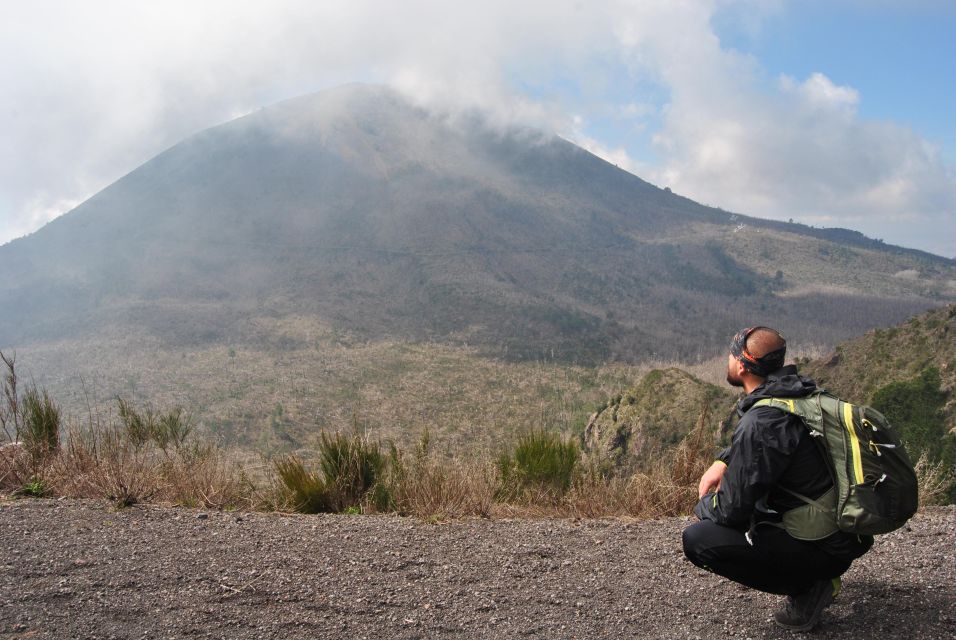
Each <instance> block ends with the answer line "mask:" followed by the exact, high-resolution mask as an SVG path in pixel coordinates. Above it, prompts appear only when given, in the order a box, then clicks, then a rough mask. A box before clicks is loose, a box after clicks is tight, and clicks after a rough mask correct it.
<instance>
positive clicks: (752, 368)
mask: <svg viewBox="0 0 956 640" xmlns="http://www.w3.org/2000/svg"><path fill="white" fill-rule="evenodd" d="M766 328H767V327H750V328H748V329H741V330H740V331H738V332H737V335H735V336H734V339H733V341H732V342H731V343H730V353H731V355H733V356H734V358H736V359H737V360H739V361H740V362H742V363H743V365H744V369H746V370H747V371H749V372H750V373H752V374H754V375H755V376H760V377H761V378H766V377H767V374H769V373H771V372H773V371H776V370H777V369H779V368H780V367H782V366H783V362H784V360H785V359H786V357H787V346H786V344H784V346H783V347H781V348H779V349H777V350H776V351H771V352H770V353H768V354H766V355H764V356H761V357H759V358H757V357H755V356H754V355H753V354H752V353H750V352H749V351H747V338H748V337H750V334H751V333H753V332H754V331H756V330H757V329H766ZM771 331H772V329H771Z"/></svg>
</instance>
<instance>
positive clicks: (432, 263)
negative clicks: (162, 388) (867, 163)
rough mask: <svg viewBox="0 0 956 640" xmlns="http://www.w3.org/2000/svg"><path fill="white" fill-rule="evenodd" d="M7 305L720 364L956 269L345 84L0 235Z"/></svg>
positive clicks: (951, 291)
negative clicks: (768, 331) (689, 193)
mask: <svg viewBox="0 0 956 640" xmlns="http://www.w3.org/2000/svg"><path fill="white" fill-rule="evenodd" d="M829 238H832V240H831V239H829ZM0 296H2V298H0V299H2V300H3V301H4V311H3V313H4V321H3V323H2V324H0V345H4V346H18V345H23V344H28V343H30V342H43V341H48V340H50V339H52V338H59V337H81V336H83V335H90V334H93V333H96V334H100V335H105V336H107V337H108V336H110V335H124V336H128V335H138V334H142V335H144V336H154V337H159V338H160V339H162V340H164V341H166V342H168V343H171V344H172V343H175V344H180V345H183V344H200V343H209V342H229V343H233V344H241V343H252V342H257V343H263V342H265V343H268V341H270V340H273V339H275V336H271V335H269V334H267V333H265V332H263V330H262V329H261V325H262V323H261V322H259V321H258V320H259V319H274V318H281V317H288V316H291V315H304V316H315V317H317V318H320V319H321V320H322V321H323V322H327V323H329V324H331V325H332V326H335V327H338V328H341V329H345V330H348V331H350V332H353V333H355V334H357V335H360V336H366V337H368V338H379V337H394V338H400V339H412V340H437V341H450V342H455V343H458V342H467V343H471V344H477V345H480V346H481V347H482V348H483V349H484V350H485V351H486V352H488V353H494V354H505V355H506V356H508V357H513V358H519V359H524V358H540V357H552V358H558V359H563V360H578V361H582V362H591V361H599V360H604V359H608V358H611V359H623V360H635V359H640V358H641V357H643V356H646V355H650V354H663V353H667V354H668V357H676V358H692V357H697V356H700V355H701V354H704V355H709V353H710V351H711V350H713V349H717V348H720V347H722V346H723V343H724V342H725V341H726V336H727V335H728V334H729V333H732V332H733V331H734V330H735V329H736V328H737V326H738V325H740V324H743V323H745V322H756V321H759V322H764V323H768V324H774V325H776V326H781V327H783V328H784V329H785V331H786V332H787V333H788V335H792V336H794V337H797V338H802V339H808V338H811V337H812V338H815V339H817V340H818V341H822V342H835V341H836V340H839V339H843V338H846V337H849V336H851V335H854V334H856V333H859V332H861V331H863V330H865V329H868V328H871V327H873V326H879V325H885V324H888V323H892V322H896V321H899V320H901V319H902V318H904V317H906V316H908V315H911V314H912V313H914V312H915V311H917V310H921V309H925V308H926V307H928V306H931V305H934V304H938V303H939V301H941V300H942V301H945V300H951V299H956V267H954V265H953V263H952V261H949V260H945V259H941V258H936V257H933V256H929V255H928V254H922V253H920V252H915V251H907V250H900V249H898V248H893V247H884V246H881V245H880V244H879V243H877V242H875V241H870V240H867V239H865V238H862V237H861V236H858V234H857V235H854V234H852V233H847V232H842V231H840V230H830V231H825V230H816V229H808V228H805V227H801V226H799V225H786V224H782V223H776V222H767V221H760V220H756V219H750V218H744V217H740V216H732V215H731V214H729V213H727V212H724V211H721V210H719V209H713V208H708V207H703V206H701V205H698V204H696V203H694V202H692V201H690V200H687V199H685V198H682V197H680V196H677V195H674V194H672V193H670V192H669V191H666V190H662V189H658V188H657V187H654V186H652V185H650V184H648V183H646V182H644V181H642V180H640V179H639V178H637V177H635V176H633V175H631V174H628V173H626V172H624V171H621V170H619V169H617V168H616V167H614V166H612V165H609V164H608V163H606V162H604V161H602V160H600V159H598V158H596V157H595V156H593V155H591V154H589V153H587V152H585V151H584V150H582V149H580V148H578V147H576V146H574V145H573V144H571V143H569V142H567V141H564V140H562V139H560V138H557V137H555V136H551V135H546V134H542V133H540V132H535V131H531V130H525V129H515V128H505V129H501V128H499V129H496V128H494V127H492V126H491V125H489V124H488V123H487V122H486V121H485V120H484V119H483V118H481V117H480V116H477V115H471V116H467V115H466V116H456V117H449V116H439V115H436V114H432V113H428V112H426V111H424V110H422V109H420V108H417V107H415V106H413V105H411V104H410V103H409V102H408V101H407V100H405V99H404V98H403V97H401V96H400V95H399V94H397V93H396V92H393V91H391V90H389V89H385V88H381V87H373V86H364V85H349V86H345V87H340V88H338V89H334V90H329V91H325V92H322V93H319V94H315V95H311V96H305V97H302V98H297V99H294V100H290V101H287V102H284V103H281V104H279V105H276V106H274V107H270V108H268V109H263V110H260V111H258V112H255V113H253V114H251V115H249V116H246V117H244V118H240V119H238V120H235V121H232V122H229V123H226V124H224V125H221V126H219V127H214V128H212V129H209V130H207V131H204V132H201V133H199V134H197V135H195V136H193V137H191V138H189V139H187V140H185V141H184V142H182V143H180V144H178V145H176V146H175V147H173V148H171V149H169V150H168V151H166V152H164V153H162V154H160V155H159V156H157V157H156V158H154V159H153V160H151V161H149V162H147V163H146V164H144V165H143V166H141V167H140V168H138V169H136V170H135V171H133V172H132V173H130V174H129V175H127V176H125V177H124V178H122V179H121V180H119V181H117V182H116V183H114V184H113V185H111V186H110V187H108V188H107V189H105V190H103V191H102V192H100V193H99V194H97V195H95V196H94V197H93V198H91V199H90V200H88V201H87V202H85V203H83V204H82V205H80V206H79V207H77V208H76V209H75V210H73V211H72V212H70V213H68V214H66V215H64V216H62V217H61V218H59V219H57V220H55V221H53V222H52V223H50V224H49V225H47V226H46V227H44V228H43V229H41V230H40V231H38V232H37V233H35V234H33V235H31V236H29V237H26V238H23V239H20V240H17V241H14V242H12V243H9V244H7V245H5V246H3V247H0ZM848 299H850V300H852V303H851V304H852V307H853V311H852V312H850V313H847V310H846V304H847V303H846V301H847V300H848ZM688 335H692V336H693V339H692V340H688V339H687V336H688Z"/></svg>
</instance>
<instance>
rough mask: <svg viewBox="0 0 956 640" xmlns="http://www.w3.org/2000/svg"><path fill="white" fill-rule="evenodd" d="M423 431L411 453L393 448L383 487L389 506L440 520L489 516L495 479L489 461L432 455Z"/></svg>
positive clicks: (408, 513)
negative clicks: (409, 454)
mask: <svg viewBox="0 0 956 640" xmlns="http://www.w3.org/2000/svg"><path fill="white" fill-rule="evenodd" d="M430 442H431V440H430V435H429V433H428V431H425V433H424V434H423V436H422V438H421V440H420V441H419V444H418V446H417V447H416V450H415V454H414V455H413V456H409V457H405V456H402V455H401V453H400V452H399V451H398V449H397V448H395V447H393V448H392V451H391V455H390V457H389V473H388V476H387V480H386V486H387V488H388V491H389V495H390V497H391V499H392V504H391V507H392V509H394V510H395V511H396V512H398V513H400V514H402V515H411V516H416V517H418V518H421V519H423V520H428V521H431V522H439V521H441V520H445V519H447V518H461V517H468V516H480V517H488V516H489V515H490V514H491V509H492V505H493V503H494V495H495V485H496V482H497V478H496V474H495V469H494V467H493V465H492V464H490V463H489V462H488V461H486V460H483V459H481V458H478V459H475V460H473V461H471V463H470V464H466V463H464V462H463V461H461V460H459V459H452V460H449V459H446V458H442V457H440V456H437V455H435V453H434V451H433V450H432V448H431V444H430Z"/></svg>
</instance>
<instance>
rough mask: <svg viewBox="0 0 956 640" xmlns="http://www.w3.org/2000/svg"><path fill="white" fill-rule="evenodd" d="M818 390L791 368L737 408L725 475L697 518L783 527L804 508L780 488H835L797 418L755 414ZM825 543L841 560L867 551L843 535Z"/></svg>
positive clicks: (818, 492)
mask: <svg viewBox="0 0 956 640" xmlns="http://www.w3.org/2000/svg"><path fill="white" fill-rule="evenodd" d="M816 388H817V386H816V383H815V382H814V381H813V380H811V379H809V378H805V377H803V376H801V375H799V374H798V373H797V368H796V367H795V366H793V365H790V366H786V367H783V368H781V369H779V370H777V371H775V372H773V373H771V374H770V375H769V376H767V379H766V381H765V382H764V383H763V384H762V385H760V386H759V387H757V388H756V389H754V390H753V391H752V392H751V393H749V394H748V395H746V396H744V397H743V398H742V399H741V400H740V402H738V404H737V412H738V413H739V414H740V416H741V419H740V424H738V425H737V429H736V430H735V431H734V436H733V440H732V442H731V445H730V447H728V448H727V449H725V450H724V451H722V452H721V453H720V454H719V455H718V459H719V460H721V461H723V462H725V463H726V464H727V470H726V471H725V472H724V475H723V478H722V479H721V482H720V489H719V490H718V491H717V493H716V494H714V493H710V494H708V495H706V496H704V497H703V498H701V500H700V502H699V503H698V504H697V507H696V508H695V509H694V513H695V514H696V515H697V517H699V518H700V519H702V520H712V521H714V522H716V523H717V524H722V525H726V526H730V527H735V528H749V527H751V526H752V525H753V523H754V522H759V521H762V520H770V521H779V519H780V514H781V513H783V512H785V511H788V510H790V509H793V508H795V507H799V506H801V505H802V504H803V503H802V502H801V501H800V500H799V499H798V498H795V497H793V496H791V495H790V494H788V493H786V492H785V491H781V490H780V487H786V488H788V489H790V490H792V491H795V492H797V493H800V494H802V495H805V496H808V497H810V498H819V497H820V496H822V495H823V494H824V493H826V491H827V490H828V489H829V488H830V487H831V486H833V480H832V478H831V476H830V471H829V467H828V465H827V462H826V460H825V458H824V457H823V456H824V455H825V454H824V452H823V451H822V450H821V449H820V447H819V446H818V445H817V443H815V442H814V441H813V438H812V437H811V436H810V432H809V430H808V429H807V427H806V426H805V425H804V424H803V422H802V421H801V420H800V419H799V418H798V417H796V416H793V415H791V414H789V413H786V412H784V411H781V410H780V409H777V408H774V407H757V408H755V409H751V407H753V405H754V403H756V402H757V401H758V400H761V399H763V398H772V397H773V398H802V397H804V396H807V395H809V394H810V393H811V392H813V391H814V390H815V389H816ZM821 542H823V543H824V544H825V546H827V547H831V548H832V550H833V551H834V552H836V553H841V554H842V553H843V552H845V551H848V552H851V555H856V553H855V552H853V551H854V550H851V549H849V548H847V545H850V546H852V547H856V546H857V545H860V544H864V545H865V546H866V547H867V548H868V547H869V545H868V544H865V543H866V541H865V540H862V539H858V538H857V537H856V536H849V535H847V534H842V533H838V534H834V535H833V536H830V537H829V538H826V539H825V541H821ZM869 542H870V543H872V539H870V540H869ZM864 550H865V549H860V550H856V551H859V552H860V553H862V551H864Z"/></svg>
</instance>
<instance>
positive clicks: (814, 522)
mask: <svg viewBox="0 0 956 640" xmlns="http://www.w3.org/2000/svg"><path fill="white" fill-rule="evenodd" d="M815 404H816V405H817V406H819V397H818V398H817V402H816V403H815ZM754 407H774V408H776V409H780V410H781V411H784V412H786V413H789V414H791V415H794V416H796V417H798V418H800V420H801V421H803V422H804V424H806V421H807V416H806V415H805V413H806V412H808V407H807V405H806V404H805V403H801V402H800V401H799V400H796V399H793V398H762V399H760V400H758V401H757V402H755V403H754V404H753V405H752V406H751V408H754ZM821 411H822V409H821ZM808 430H809V432H810V435H813V436H822V435H823V434H821V433H819V432H817V431H815V430H814V429H812V428H809V427H808ZM821 444H822V443H821ZM828 470H829V467H828ZM830 476H831V479H832V478H833V473H832V471H831V472H830ZM777 488H778V489H780V490H781V491H783V492H785V493H788V494H790V495H791V496H793V497H794V498H796V499H798V500H800V501H801V502H803V503H804V504H803V506H801V507H796V508H794V509H791V510H789V511H787V512H785V513H784V514H783V522H782V523H779V524H774V526H778V527H780V528H782V529H785V530H786V531H787V533H789V534H790V535H791V536H793V537H794V538H797V539H798V540H808V541H809V540H819V539H821V538H825V537H827V536H829V535H831V534H833V533H835V532H836V531H838V530H839V529H838V527H837V525H836V512H837V494H836V491H835V488H836V481H835V480H834V483H833V487H831V488H830V489H828V490H827V491H826V493H824V494H823V495H822V496H820V498H818V499H816V500H814V499H813V498H809V497H807V496H805V495H803V494H802V493H797V492H796V491H792V490H791V489H788V488H787V487H784V486H782V485H779V484H778V485H777Z"/></svg>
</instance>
